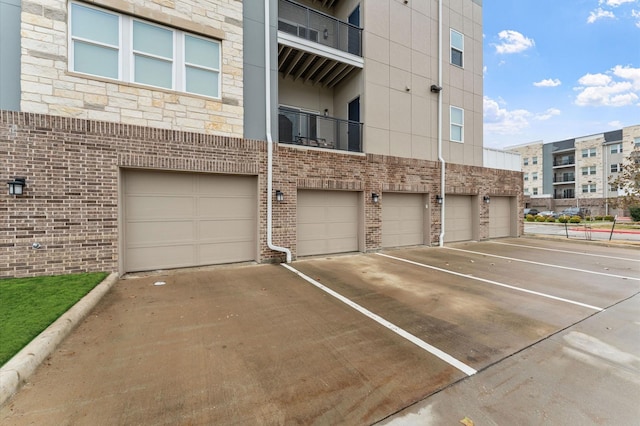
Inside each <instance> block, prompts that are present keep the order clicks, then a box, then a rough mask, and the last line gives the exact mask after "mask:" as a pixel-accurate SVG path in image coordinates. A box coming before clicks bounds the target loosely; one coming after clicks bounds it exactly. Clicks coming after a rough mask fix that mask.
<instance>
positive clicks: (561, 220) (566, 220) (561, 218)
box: [558, 215, 569, 223]
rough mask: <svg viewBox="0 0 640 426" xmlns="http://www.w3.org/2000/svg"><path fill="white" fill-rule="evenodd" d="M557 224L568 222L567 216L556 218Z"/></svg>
mask: <svg viewBox="0 0 640 426" xmlns="http://www.w3.org/2000/svg"><path fill="white" fill-rule="evenodd" d="M558 222H560V223H567V222H569V216H565V215H562V216H560V217H559V218H558Z"/></svg>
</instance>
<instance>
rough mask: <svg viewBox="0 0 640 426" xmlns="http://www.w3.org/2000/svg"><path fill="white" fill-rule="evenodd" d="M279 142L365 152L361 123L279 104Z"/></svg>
mask: <svg viewBox="0 0 640 426" xmlns="http://www.w3.org/2000/svg"><path fill="white" fill-rule="evenodd" d="M278 139H279V142H280V143H287V144H294V145H303V146H310V147H317V148H326V149H337V150H341V151H352V152H362V123H359V122H357V121H349V120H341V119H339V118H335V117H327V116H324V115H317V114H311V113H307V112H302V111H299V110H296V109H291V108H285V107H280V108H279V110H278Z"/></svg>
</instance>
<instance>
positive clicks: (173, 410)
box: [0, 238, 640, 425]
mask: <svg viewBox="0 0 640 426" xmlns="http://www.w3.org/2000/svg"><path fill="white" fill-rule="evenodd" d="M637 254H638V252H637V250H635V249H633V248H626V247H611V246H604V245H598V246H595V245H592V244H587V243H576V242H568V241H549V240H540V239H529V238H518V239H514V238H505V239H500V240H494V241H485V242H468V243H455V244H448V245H447V246H445V247H443V248H440V247H433V248H432V247H417V248H409V249H394V250H385V251H383V252H380V253H369V254H354V255H342V256H326V255H323V256H321V257H316V258H307V259H305V260H299V261H296V262H293V263H291V264H287V265H286V266H280V265H249V266H233V267H214V268H205V269H200V270H181V271H174V272H159V273H156V274H151V275H141V276H139V277H130V278H128V279H122V280H120V281H119V282H118V283H117V284H116V285H115V286H114V287H113V288H112V289H111V291H110V292H109V293H107V295H106V296H105V298H104V299H103V300H102V301H101V302H100V303H99V304H98V306H97V307H96V308H95V310H94V311H93V312H92V313H91V315H89V317H87V318H86V320H85V321H84V322H83V323H81V324H80V325H79V327H78V328H77V329H76V330H75V331H74V332H73V333H72V334H71V335H70V336H69V338H68V339H67V340H66V341H65V342H64V343H63V344H62V345H61V346H60V347H59V348H58V349H57V350H56V351H55V353H54V354H53V355H52V356H51V357H50V358H49V359H48V360H47V362H46V363H45V364H44V365H42V367H41V368H40V369H39V370H38V371H37V372H36V373H35V374H34V375H33V376H32V377H31V378H30V379H29V380H28V382H27V384H26V385H25V387H24V388H23V389H22V390H21V391H20V392H19V393H18V394H17V395H16V396H15V397H14V398H13V399H12V400H10V401H9V403H8V404H7V405H5V406H4V407H2V408H1V409H0V421H1V422H2V423H3V424H12V425H23V424H103V423H104V422H105V421H107V419H108V421H109V422H110V423H113V424H298V423H316V424H317V423H323V424H374V423H378V422H382V421H384V422H387V423H390V424H407V423H403V422H405V421H407V419H421V420H417V421H421V422H423V423H424V422H426V421H427V417H428V419H429V421H434V422H436V423H438V424H457V423H458V422H459V421H460V419H463V418H465V417H469V418H471V419H481V420H483V421H486V422H487V423H488V424H489V423H492V424H532V423H549V424H561V423H563V421H564V420H565V419H567V418H571V419H572V422H574V423H576V424H589V423H591V422H592V419H594V418H597V419H599V421H601V422H602V423H607V424H633V423H634V422H635V421H636V420H637V418H638V417H637V415H638V411H637V400H636V395H638V392H640V385H639V384H638V381H637V380H629V379H628V378H629V377H632V376H637V375H638V374H640V367H639V366H638V365H637V363H636V362H635V357H634V356H630V354H636V353H639V352H640V342H639V341H638V339H636V336H637V326H636V324H635V323H634V321H635V319H634V318H635V317H636V316H637V311H638V309H639V308H640V296H638V293H639V292H640V284H639V283H640V268H639V267H638V266H639V265H640V260H639V258H638V256H637ZM157 282H163V283H166V284H165V285H162V286H157V285H154V284H155V283H157ZM482 389H484V391H482ZM439 391H442V392H439ZM445 395H446V398H444V396H445ZM443 398H444V399H443ZM550 400H562V404H553V403H550V402H549V401H550ZM416 416H417V417H416ZM420 416H427V417H420Z"/></svg>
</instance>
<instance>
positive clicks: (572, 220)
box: [569, 216, 582, 223]
mask: <svg viewBox="0 0 640 426" xmlns="http://www.w3.org/2000/svg"><path fill="white" fill-rule="evenodd" d="M581 221H582V218H581V217H580V216H571V218H570V219H569V223H580V222H581Z"/></svg>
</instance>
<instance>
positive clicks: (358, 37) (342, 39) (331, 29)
mask: <svg viewBox="0 0 640 426" xmlns="http://www.w3.org/2000/svg"><path fill="white" fill-rule="evenodd" d="M278 7H279V8H278V30H280V31H283V32H285V33H289V34H293V35H295V36H298V37H301V38H304V39H306V40H311V41H313V42H316V43H320V44H323V45H325V46H329V47H333V48H335V49H339V50H342V51H343V52H347V53H352V54H354V55H357V56H362V29H360V28H358V27H357V26H355V25H352V24H349V23H348V22H343V21H340V20H338V19H336V18H334V17H332V16H330V15H327V14H325V13H322V12H318V11H316V10H313V9H311V8H308V7H306V6H303V5H301V4H298V3H296V2H294V1H291V0H280V1H279V3H278Z"/></svg>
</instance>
